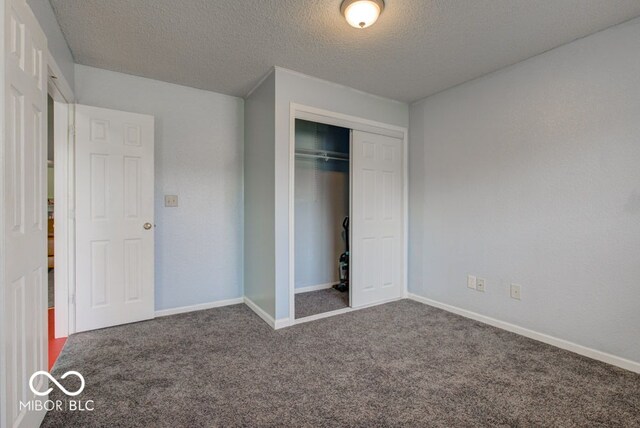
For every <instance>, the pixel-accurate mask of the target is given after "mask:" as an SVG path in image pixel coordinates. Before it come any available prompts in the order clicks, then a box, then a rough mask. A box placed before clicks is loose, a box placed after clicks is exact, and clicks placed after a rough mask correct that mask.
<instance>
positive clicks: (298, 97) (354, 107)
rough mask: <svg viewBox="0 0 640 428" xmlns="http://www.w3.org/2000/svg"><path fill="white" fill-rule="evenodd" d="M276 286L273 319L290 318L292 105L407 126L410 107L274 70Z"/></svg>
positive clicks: (318, 80)
mask: <svg viewBox="0 0 640 428" xmlns="http://www.w3.org/2000/svg"><path fill="white" fill-rule="evenodd" d="M275 75H276V110H275V124H276V126H275V138H276V139H275V237H276V243H275V257H276V261H275V268H276V271H275V284H276V319H278V320H280V319H286V318H289V132H290V124H289V112H290V107H291V103H298V104H302V105H306V106H310V107H315V108H320V109H324V110H329V111H333V112H337V113H342V114H347V115H351V116H357V117H360V118H365V119H369V120H373V121H377V122H382V123H387V124H391V125H396V126H405V127H406V126H408V122H409V106H408V105H407V104H405V103H402V102H398V101H393V100H389V99H386V98H381V97H378V96H374V95H370V94H366V93H364V92H361V91H357V90H355V89H351V88H347V87H345V86H341V85H337V84H334V83H331V82H327V81H324V80H320V79H316V78H313V77H308V76H304V75H302V74H299V73H295V72H292V71H289V70H285V69H282V68H276V71H275Z"/></svg>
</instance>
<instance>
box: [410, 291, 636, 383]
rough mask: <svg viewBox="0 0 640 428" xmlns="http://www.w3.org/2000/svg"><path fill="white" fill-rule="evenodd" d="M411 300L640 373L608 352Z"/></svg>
mask: <svg viewBox="0 0 640 428" xmlns="http://www.w3.org/2000/svg"><path fill="white" fill-rule="evenodd" d="M408 297H409V299H411V300H415V301H416V302H420V303H424V304H425V305H429V306H433V307H435V308H439V309H443V310H445V311H447V312H452V313H454V314H457V315H461V316H463V317H466V318H471V319H472V320H476V321H480V322H482V323H485V324H489V325H491V326H493V327H497V328H500V329H502V330H507V331H510V332H512V333H516V334H519V335H521V336H525V337H528V338H530V339H534V340H537V341H539V342H543V343H546V344H548V345H552V346H555V347H557V348H561V349H565V350H567V351H571V352H575V353H576V354H580V355H583V356H585V357H589V358H593V359H594V360H598V361H602V362H604V363H607V364H611V365H613V366H617V367H620V368H623V369H626V370H630V371H632V372H635V373H640V363H638V362H635V361H631V360H627V359H626V358H622V357H617V356H615V355H611V354H608V353H606V352H602V351H598V350H596V349H592V348H587V347H586V346H582V345H578V344H577V343H573V342H569V341H567V340H564V339H559V338H557V337H553V336H549V335H548V334H544V333H539V332H537V331H534V330H529V329H528V328H524V327H520V326H518V325H515V324H511V323H508V322H505V321H500V320H498V319H495V318H491V317H488V316H486V315H481V314H478V313H476V312H472V311H468V310H466V309H462V308H459V307H457V306H452V305H448V304H446V303H441V302H438V301H436V300H431V299H428V298H426V297H422V296H418V295H417V294H413V293H409V295H408Z"/></svg>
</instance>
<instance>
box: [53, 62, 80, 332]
mask: <svg viewBox="0 0 640 428" xmlns="http://www.w3.org/2000/svg"><path fill="white" fill-rule="evenodd" d="M47 61H48V70H47V72H48V82H47V92H48V93H49V96H51V98H53V109H54V113H53V121H54V122H53V123H54V127H53V129H54V135H53V151H54V155H53V156H54V179H53V183H54V201H55V203H54V208H53V210H54V211H53V217H54V221H55V227H54V230H53V240H54V266H55V267H54V271H53V272H54V273H53V275H54V299H55V308H56V310H55V312H54V313H55V331H54V336H55V337H56V338H60V337H67V336H69V334H71V333H74V332H75V316H74V314H75V302H74V301H73V296H74V295H75V271H76V270H75V222H74V217H75V215H74V205H75V197H74V195H75V191H74V186H75V174H74V171H75V165H74V159H75V150H74V144H75V141H74V140H75V138H74V132H73V129H74V128H73V124H74V120H75V114H74V104H73V102H74V100H75V97H74V93H73V89H71V86H70V85H69V82H67V80H66V79H65V77H64V75H63V74H62V71H61V70H60V67H59V66H58V64H57V63H56V62H55V59H54V58H53V56H52V55H51V52H50V51H49V50H47Z"/></svg>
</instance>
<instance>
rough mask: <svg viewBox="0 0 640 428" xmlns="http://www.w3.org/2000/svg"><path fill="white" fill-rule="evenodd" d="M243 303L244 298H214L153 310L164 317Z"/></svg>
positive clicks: (157, 315) (158, 315)
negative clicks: (192, 303)
mask: <svg viewBox="0 0 640 428" xmlns="http://www.w3.org/2000/svg"><path fill="white" fill-rule="evenodd" d="M241 303H244V298H242V297H237V298H235V299H226V300H216V301H215V302H209V303H200V304H197V305H190V306H180V307H177V308H169V309H160V310H158V311H156V312H155V315H156V317H166V316H169V315H176V314H184V313H186V312H195V311H202V310H204V309H212V308H220V307H222V306H230V305H239V304H241Z"/></svg>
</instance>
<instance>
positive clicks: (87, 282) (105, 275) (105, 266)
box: [76, 105, 154, 331]
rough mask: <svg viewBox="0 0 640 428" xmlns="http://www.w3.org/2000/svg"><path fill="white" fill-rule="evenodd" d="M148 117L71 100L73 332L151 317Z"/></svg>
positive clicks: (150, 130)
mask: <svg viewBox="0 0 640 428" xmlns="http://www.w3.org/2000/svg"><path fill="white" fill-rule="evenodd" d="M153 146H154V138H153V117H151V116H146V115H141V114H134V113H126V112H121V111H116V110H108V109H102V108H96V107H89V106H84V105H78V106H76V165H77V167H76V206H77V208H76V224H77V226H76V237H77V238H76V240H77V244H76V251H77V255H76V270H77V278H76V284H77V285H76V330H77V331H85V330H93V329H97V328H103V327H109V326H113V325H118V324H125V323H129V322H135V321H141V320H145V319H150V318H153V315H154V278H153V269H154V267H153V263H154V255H153V242H154V236H153V227H151V228H150V229H145V227H144V226H145V224H146V223H148V224H150V225H153Z"/></svg>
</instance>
